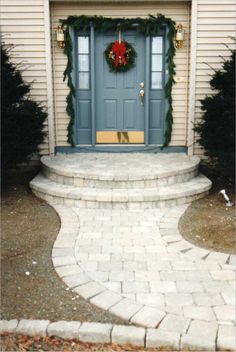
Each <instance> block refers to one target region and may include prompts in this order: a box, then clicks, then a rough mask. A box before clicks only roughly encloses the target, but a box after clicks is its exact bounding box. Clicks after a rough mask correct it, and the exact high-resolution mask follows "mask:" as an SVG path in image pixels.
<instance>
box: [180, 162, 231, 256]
mask: <svg viewBox="0 0 236 352" xmlns="http://www.w3.org/2000/svg"><path fill="white" fill-rule="evenodd" d="M201 172H203V173H204V174H205V175H206V176H207V177H208V178H209V179H211V181H212V182H213V185H212V189H211V190H210V192H209V194H208V195H207V196H206V197H204V198H202V199H199V200H197V201H195V202H193V203H192V204H191V205H190V206H189V207H188V209H187V211H186V212H185V213H184V214H183V216H182V217H181V219H180V222H179V230H180V233H181V234H182V236H183V237H184V238H185V239H186V240H188V241H189V242H192V243H194V244H196V245H197V246H199V247H202V248H206V249H211V250H214V251H218V252H224V253H229V254H233V253H236V231H235V230H236V213H235V202H236V200H235V188H234V187H235V184H234V179H231V180H230V178H227V177H224V176H221V173H220V170H216V169H214V168H209V167H207V166H204V165H202V169H201ZM222 189H225V191H226V193H227V195H228V196H229V198H230V201H231V202H233V203H234V205H233V206H232V207H227V206H226V201H225V199H224V197H223V196H222V194H219V191H220V190H222Z"/></svg>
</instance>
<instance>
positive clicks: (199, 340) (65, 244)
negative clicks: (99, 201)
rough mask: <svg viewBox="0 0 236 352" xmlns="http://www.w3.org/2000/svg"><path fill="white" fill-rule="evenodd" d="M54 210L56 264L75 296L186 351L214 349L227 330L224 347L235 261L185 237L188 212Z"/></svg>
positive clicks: (231, 323) (230, 317) (231, 309)
mask: <svg viewBox="0 0 236 352" xmlns="http://www.w3.org/2000/svg"><path fill="white" fill-rule="evenodd" d="M53 206H54V207H55V209H56V211H57V212H58V214H59V215H60V217H61V221H62V225H61V230H60V233H59V235H58V237H57V240H56V242H55V244H54V248H53V252H52V257H53V263H54V267H55V269H56V271H57V273H58V275H59V276H60V277H61V278H62V279H63V280H64V282H65V283H66V284H67V285H68V286H69V287H70V288H71V289H72V290H74V291H76V292H78V293H79V294H80V295H81V296H83V297H84V298H86V299H88V300H89V301H90V302H91V303H93V304H95V305H97V306H99V307H100V308H103V309H106V310H108V311H110V312H111V313H113V314H116V315H118V316H120V317H122V318H124V319H127V320H130V321H131V322H132V323H134V324H138V325H142V326H144V327H152V328H157V327H158V331H160V332H163V333H167V334H169V335H168V336H169V339H170V343H171V339H174V340H176V339H177V340H178V339H179V341H181V347H182V348H185V347H186V348H187V347H188V346H190V347H191V348H193V347H199V346H200V348H202V349H208V350H211V349H214V348H216V340H217V334H218V331H221V330H222V329H223V330H224V331H226V333H225V336H226V337H225V338H226V340H227V338H228V337H227V336H228V335H227V331H228V330H229V331H231V332H232V328H235V326H234V324H235V307H234V305H235V291H234V290H235V274H234V268H235V257H234V256H232V255H227V254H224V253H218V252H213V251H209V250H205V249H202V248H199V247H196V246H195V245H193V244H191V243H190V242H188V241H186V240H184V239H183V238H182V237H181V235H180V234H179V232H178V221H179V218H180V216H181V215H182V214H183V212H184V211H185V209H186V208H187V206H186V205H185V206H178V207H172V208H165V209H148V210H128V209H126V210H115V209H113V210H111V209H107V210H106V209H94V210H93V209H79V208H76V207H69V206H68V207H67V206H65V205H53ZM227 329H228V330H227ZM230 338H231V339H232V333H231V337H230ZM225 346H227V341H226V344H225ZM224 348H226V347H224Z"/></svg>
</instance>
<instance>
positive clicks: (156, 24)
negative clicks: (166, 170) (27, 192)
mask: <svg viewBox="0 0 236 352" xmlns="http://www.w3.org/2000/svg"><path fill="white" fill-rule="evenodd" d="M60 22H61V24H62V27H63V28H64V29H65V48H64V53H65V54H66V55H67V58H68V61H67V66H66V69H65V71H64V80H65V79H66V77H67V85H68V87H69V89H70V91H69V94H68V96H67V99H66V102H67V108H66V112H67V114H68V115H69V116H70V122H69V125H68V127H67V131H68V134H67V137H68V139H67V141H68V143H70V144H71V146H75V143H74V139H73V133H74V131H73V127H74V122H75V111H74V105H73V98H74V97H75V88H74V85H73V82H72V77H71V74H72V70H73V59H72V40H71V37H70V32H69V31H70V28H74V29H76V30H78V31H83V32H86V31H89V30H90V28H91V26H93V28H94V30H95V31H97V32H100V33H105V32H108V31H112V32H118V31H119V30H120V31H125V30H127V29H130V28H131V27H132V25H136V27H137V30H138V32H139V33H141V34H143V35H145V36H149V35H150V36H156V35H158V33H159V30H160V28H161V26H163V25H166V26H167V27H168V41H169V49H168V52H167V54H166V62H167V65H168V72H169V78H168V81H167V83H166V85H165V97H166V98H167V100H168V103H169V109H168V111H167V114H166V119H165V121H166V128H165V140H164V143H163V146H162V148H164V147H167V146H168V144H169V143H170V140H171V133H172V125H173V114H172V113H173V108H172V96H171V92H172V86H173V84H174V75H175V64H174V56H175V46H174V37H175V22H174V21H172V20H171V19H170V18H167V17H165V16H163V15H160V14H158V15H157V16H153V15H149V17H148V18H139V17H138V18H106V17H102V16H85V15H82V16H69V17H68V18H67V19H65V20H60Z"/></svg>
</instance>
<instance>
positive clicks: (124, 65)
mask: <svg viewBox="0 0 236 352" xmlns="http://www.w3.org/2000/svg"><path fill="white" fill-rule="evenodd" d="M104 54H105V58H106V61H107V63H108V66H109V68H110V71H111V72H126V71H128V70H130V69H131V68H132V67H134V66H135V57H136V56H137V53H136V51H135V49H134V48H133V47H132V45H131V44H129V43H127V42H125V41H118V40H117V41H116V42H113V43H110V44H109V45H108V46H107V48H106V50H105V52H104Z"/></svg>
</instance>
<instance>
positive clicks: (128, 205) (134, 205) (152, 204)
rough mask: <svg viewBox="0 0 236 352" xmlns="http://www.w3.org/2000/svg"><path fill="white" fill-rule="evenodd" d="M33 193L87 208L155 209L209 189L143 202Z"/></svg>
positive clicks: (194, 197) (188, 200)
mask: <svg viewBox="0 0 236 352" xmlns="http://www.w3.org/2000/svg"><path fill="white" fill-rule="evenodd" d="M32 190H33V193H34V194H35V195H36V196H37V197H39V198H41V199H44V200H45V201H47V202H48V203H49V204H51V205H53V204H64V205H67V206H75V207H79V208H87V209H155V208H166V207H174V206H177V205H183V204H187V203H191V202H192V201H194V200H197V199H200V198H203V197H205V196H206V195H207V194H208V191H203V192H201V193H198V194H194V195H188V196H185V197H179V198H176V199H164V200H156V201H142V202H130V201H129V202H109V201H108V202H105V201H90V200H78V199H72V198H63V197H59V196H55V195H49V194H46V193H43V192H40V191H37V190H35V189H32Z"/></svg>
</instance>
